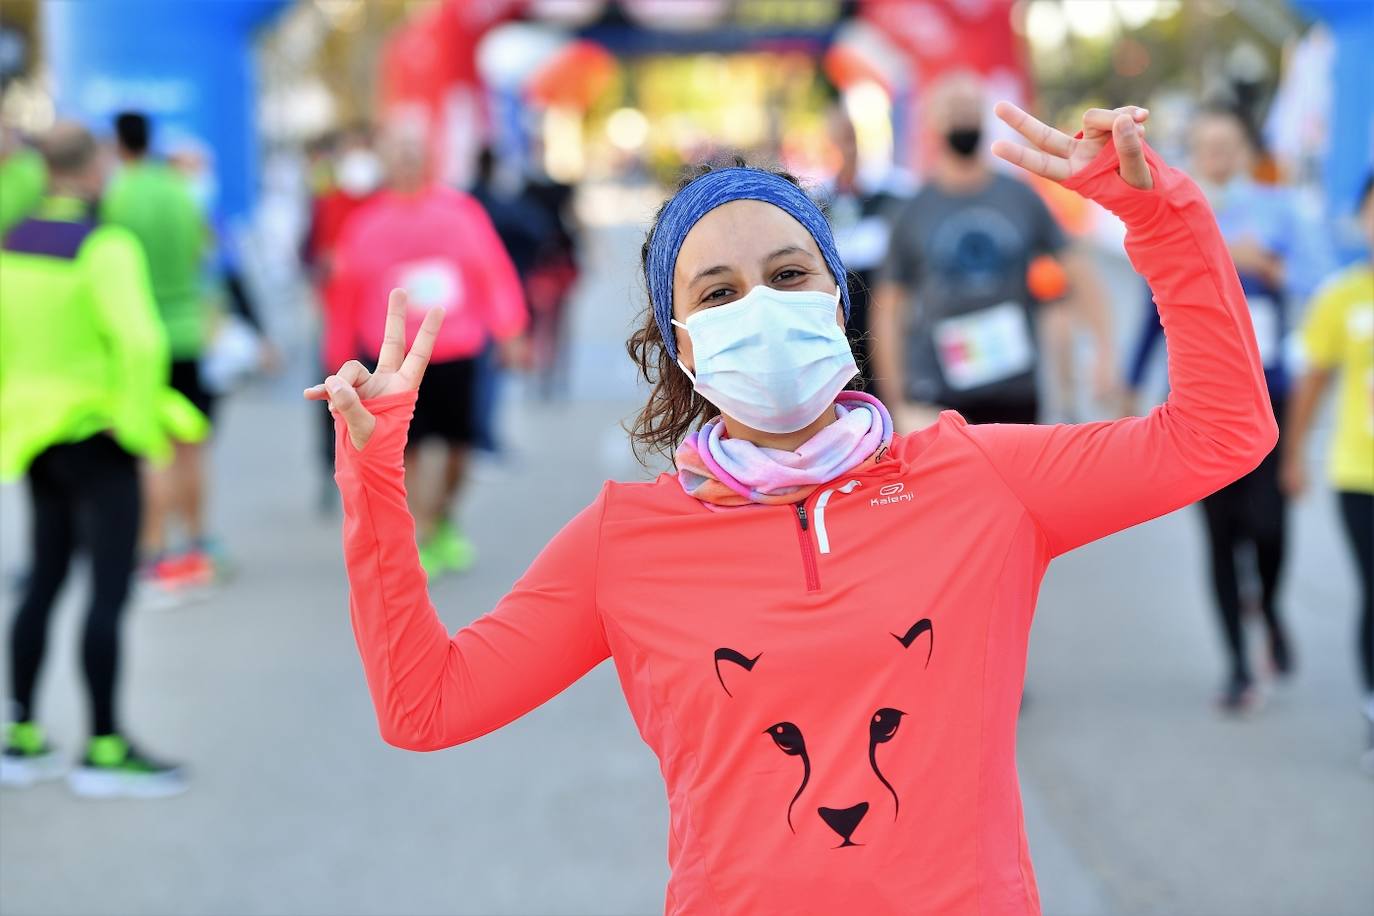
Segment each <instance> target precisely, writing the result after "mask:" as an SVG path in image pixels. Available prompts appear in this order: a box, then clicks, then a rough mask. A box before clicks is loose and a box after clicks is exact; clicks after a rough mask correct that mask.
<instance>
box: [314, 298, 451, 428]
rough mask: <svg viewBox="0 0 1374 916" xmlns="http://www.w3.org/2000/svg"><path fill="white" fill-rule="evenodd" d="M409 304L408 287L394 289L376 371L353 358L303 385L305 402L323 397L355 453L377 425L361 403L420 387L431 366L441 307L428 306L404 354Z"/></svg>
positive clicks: (442, 319)
mask: <svg viewBox="0 0 1374 916" xmlns="http://www.w3.org/2000/svg"><path fill="white" fill-rule="evenodd" d="M408 307H409V304H408V302H407V298H406V291H405V290H403V289H393V290H392V291H391V297H390V298H389V299H388V300H387V304H386V333H385V336H384V337H383V338H382V352H381V354H380V355H379V356H378V358H377V371H376V372H369V371H368V370H367V367H366V366H364V365H363V364H362V363H360V362H358V361H357V360H356V359H351V360H349V361H348V362H346V363H344V364H343V365H342V366H340V367H339V371H338V372H336V373H334V374H333V375H331V376H329V378H327V379H325V380H324V381H323V382H322V383H321V384H319V385H312V386H311V387H309V388H307V389H305V398H306V400H308V401H327V402H328V403H329V412H330V413H332V414H334V416H336V417H342V418H343V421H344V423H345V424H346V425H347V427H348V437H349V438H350V439H351V440H352V441H353V447H354V448H356V449H358V450H359V451H361V450H362V449H363V446H365V445H367V440H368V439H370V438H371V437H372V431H373V430H374V429H376V428H377V418H376V417H374V416H373V415H372V414H371V413H369V412H368V410H367V408H366V407H365V406H363V401H367V400H371V399H372V398H379V397H382V396H383V395H388V394H399V393H400V392H403V391H414V390H415V389H417V388H419V387H420V380H421V379H422V378H424V376H425V367H426V366H428V365H429V355H430V353H431V352H432V351H433V350H434V338H435V337H436V336H437V335H438V333H439V325H441V324H443V323H444V310H443V309H440V308H434V309H430V310H429V312H428V314H426V315H425V320H424V322H423V323H422V324H421V325H420V330H419V332H418V333H416V335H415V343H414V344H412V345H411V347H410V352H409V353H407V352H406V349H405V347H406V311H407V309H408Z"/></svg>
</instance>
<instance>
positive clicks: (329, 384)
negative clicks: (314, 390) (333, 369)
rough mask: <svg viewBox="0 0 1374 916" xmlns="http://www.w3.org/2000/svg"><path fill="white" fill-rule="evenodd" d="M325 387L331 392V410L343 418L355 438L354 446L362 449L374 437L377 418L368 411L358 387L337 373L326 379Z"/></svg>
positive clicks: (349, 433)
mask: <svg viewBox="0 0 1374 916" xmlns="http://www.w3.org/2000/svg"><path fill="white" fill-rule="evenodd" d="M324 388H325V391H327V392H328V393H329V409H330V411H331V412H333V413H334V415H335V416H338V417H342V418H343V421H344V425H346V426H347V427H348V437H349V438H350V439H352V440H353V447H354V448H355V449H357V450H358V451H362V449H363V447H364V446H366V445H367V440H368V439H370V438H372V431H373V430H374V429H376V428H377V418H376V417H374V416H373V415H372V414H370V413H368V411H367V408H366V407H364V406H363V402H362V401H360V400H359V399H358V392H357V389H355V388H354V387H353V386H352V385H350V384H348V383H347V382H345V381H344V380H343V379H341V378H339V377H338V376H337V375H331V376H330V377H329V378H327V379H325V381H324Z"/></svg>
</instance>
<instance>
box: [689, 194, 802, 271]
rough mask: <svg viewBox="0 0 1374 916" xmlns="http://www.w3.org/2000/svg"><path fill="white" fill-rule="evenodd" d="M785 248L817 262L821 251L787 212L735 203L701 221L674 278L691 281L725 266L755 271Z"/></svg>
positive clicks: (767, 205)
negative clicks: (707, 270)
mask: <svg viewBox="0 0 1374 916" xmlns="http://www.w3.org/2000/svg"><path fill="white" fill-rule="evenodd" d="M782 248H800V249H801V250H803V251H805V252H806V253H808V254H810V255H811V256H812V257H814V258H816V259H817V260H820V259H821V252H820V248H819V247H818V246H817V245H816V240H815V239H814V238H812V237H811V233H810V232H808V231H807V229H806V227H805V226H803V225H802V224H801V223H799V222H797V220H796V218H795V217H793V216H792V215H791V214H790V213H788V212H787V211H786V210H783V209H782V208H781V207H776V206H774V205H773V204H770V203H767V202H765V201H761V200H732V201H730V202H729V203H728V204H721V205H720V206H719V207H716V208H715V209H714V210H712V211H710V212H709V213H707V214H706V215H705V216H703V217H702V218H701V219H699V220H697V222H696V225H694V226H693V227H692V229H691V231H690V232H688V233H687V237H686V238H685V239H683V240H682V247H681V248H680V249H678V255H677V264H676V266H675V268H674V271H673V273H674V275H675V276H674V278H675V279H677V280H682V281H684V282H685V281H689V280H690V279H691V278H692V277H693V276H695V275H696V273H697V272H698V271H700V270H703V269H706V268H709V267H715V266H717V265H724V266H726V267H731V268H748V267H755V266H757V265H758V264H759V263H760V262H762V261H764V260H766V259H767V258H768V256H769V255H771V254H773V253H774V252H775V251H778V250H779V249H782Z"/></svg>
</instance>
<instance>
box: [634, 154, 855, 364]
mask: <svg viewBox="0 0 1374 916" xmlns="http://www.w3.org/2000/svg"><path fill="white" fill-rule="evenodd" d="M732 200H761V201H763V202H764V203H769V204H772V205H773V206H775V207H778V208H779V209H781V210H782V211H784V212H785V213H788V214H790V215H791V216H792V217H793V218H794V219H795V220H796V221H797V222H799V223H801V224H802V225H803V226H805V227H806V230H807V231H808V232H810V233H811V237H812V238H813V239H815V240H816V247H817V248H819V249H820V250H821V257H823V258H825V264H826V266H827V267H829V268H830V273H831V274H833V275H834V277H835V282H836V283H837V284H839V287H840V298H841V300H842V301H843V302H844V317H845V320H848V319H849V284H848V283H847V282H845V272H844V264H843V263H842V262H841V261H840V253H839V251H837V250H836V249H835V237H834V235H832V234H831V232H830V223H829V222H827V221H826V219H825V214H823V213H821V211H820V208H819V207H817V206H816V204H815V202H813V201H812V200H811V198H809V197H807V196H806V193H805V192H804V191H802V189H801V188H799V187H797V186H796V185H794V184H793V183H792V182H790V181H788V180H787V179H786V178H782V177H781V176H778V175H774V174H773V173H771V172H765V171H762V170H760V169H750V168H728V169H717V170H716V171H714V172H707V173H706V174H705V175H702V176H701V177H700V178H697V179H695V180H693V181H692V183H691V184H689V185H687V187H685V188H683V189H682V190H681V191H679V192H678V193H677V195H676V196H675V197H673V199H672V200H670V201H668V205H667V206H666V207H664V208H663V212H662V213H661V214H660V215H659V218H658V225H657V226H656V227H655V228H654V232H653V235H652V237H651V238H650V239H649V270H648V273H649V295H650V297H651V298H652V299H653V307H654V319H655V320H656V321H657V322H658V330H659V333H660V334H662V335H663V345H664V346H665V347H667V348H668V355H669V356H671V357H673V358H674V359H677V339H676V338H675V337H674V336H673V326H672V318H673V268H674V267H675V266H676V265H677V253H678V249H680V248H681V247H682V240H683V239H685V238H687V233H688V232H690V231H692V227H693V226H695V225H696V224H697V220H699V219H701V218H702V217H703V216H705V215H706V214H707V213H709V212H711V211H712V210H714V209H715V208H716V207H719V206H720V205H721V204H728V203H730V201H732Z"/></svg>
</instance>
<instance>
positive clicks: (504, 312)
mask: <svg viewBox="0 0 1374 916" xmlns="http://www.w3.org/2000/svg"><path fill="white" fill-rule="evenodd" d="M382 152H383V157H384V160H385V165H386V177H387V187H386V190H385V191H384V192H383V193H382V194H380V195H379V196H378V197H377V199H376V200H374V201H372V202H371V203H369V204H368V205H367V206H366V207H364V208H363V209H362V210H360V211H358V212H357V213H356V214H354V216H353V217H352V218H351V219H350V220H349V221H348V224H347V225H346V226H345V227H344V229H343V232H342V235H341V237H340V239H339V243H338V246H337V248H336V251H335V258H334V265H333V270H332V271H331V275H330V280H329V286H328V291H327V295H326V308H327V310H328V317H327V320H326V323H325V327H326V330H327V332H328V335H327V337H326V338H325V347H324V349H325V359H326V362H328V363H329V364H330V365H342V364H343V363H344V362H346V361H347V360H349V359H351V358H354V357H358V356H361V357H362V358H363V359H364V360H365V361H370V362H373V363H375V361H376V359H377V355H378V354H379V353H380V352H381V349H382V342H383V341H382V337H381V327H382V319H383V317H384V314H385V308H386V299H387V294H388V293H389V292H390V290H392V289H394V288H397V287H400V288H404V289H406V290H408V291H409V293H410V298H411V301H412V302H413V303H414V310H413V311H412V313H411V315H410V318H409V324H408V330H407V334H408V336H411V337H413V336H414V333H415V330H416V329H417V328H418V327H419V324H420V320H421V318H422V317H423V315H424V313H425V312H426V311H428V310H429V309H431V308H435V307H438V308H442V309H443V310H444V311H445V313H446V314H447V320H446V321H445V322H444V329H443V332H442V333H441V334H440V336H439V339H438V342H437V343H436V344H435V347H434V355H433V364H432V365H431V366H430V367H429V370H428V373H427V375H426V378H425V386H424V388H423V389H422V391H421V394H420V400H419V402H418V403H417V405H416V408H415V422H414V423H413V425H412V427H411V438H410V446H411V447H410V448H408V449H407V451H406V475H407V479H408V480H410V481H411V498H412V505H413V511H414V514H415V519H416V527H417V535H418V539H419V543H420V556H421V558H422V560H423V562H424V566H425V570H426V572H428V573H429V574H430V575H431V576H433V575H437V574H439V573H442V572H446V571H450V570H452V571H461V570H465V569H467V568H468V567H469V566H471V565H472V562H473V559H474V552H473V547H472V542H471V541H470V540H468V538H467V537H466V536H465V535H463V534H462V533H461V532H460V531H459V530H458V528H457V527H456V526H455V525H454V523H453V521H452V519H451V517H450V515H451V513H452V511H453V509H454V504H455V502H456V500H457V497H458V492H459V490H460V488H461V487H462V483H463V477H464V474H465V472H466V468H467V457H468V450H469V448H470V447H471V446H472V444H473V443H474V441H475V439H476V435H477V424H476V393H475V392H476V388H475V386H476V382H477V359H478V357H480V356H481V353H482V350H483V348H484V347H485V346H486V345H487V342H488V341H489V340H495V341H496V342H497V345H498V347H499V348H500V351H501V356H502V360H503V362H505V363H506V364H507V365H518V366H523V365H525V361H526V358H527V350H526V342H525V338H524V337H523V336H522V335H523V334H524V331H525V327H526V326H527V324H528V323H529V317H528V314H527V313H526V311H525V301H524V296H523V295H522V294H521V290H520V278H519V277H518V276H517V275H516V273H515V268H514V267H513V266H511V261H510V258H509V256H507V254H506V250H505V248H504V247H503V246H502V244H501V239H500V238H499V237H498V236H497V234H496V231H495V230H494V229H493V228H492V225H491V220H489V219H488V218H487V215H486V214H485V213H484V212H483V211H482V207H481V205H480V204H478V203H477V201H476V200H474V199H473V198H472V197H470V196H469V195H467V194H464V193H462V192H461V191H456V190H452V189H449V188H444V187H438V186H435V185H432V184H430V183H429V181H428V180H427V178H426V171H425V164H426V163H425V159H426V147H425V141H424V137H423V135H422V134H421V133H420V132H417V131H415V130H407V129H405V128H403V127H400V126H397V127H393V128H392V129H390V130H389V131H388V132H387V134H386V136H385V137H384V139H383V147H382ZM429 439H438V440H440V441H441V442H442V443H443V444H444V445H445V462H444V468H443V471H442V474H441V475H439V479H437V480H433V479H430V478H429V477H426V476H423V475H422V474H421V473H420V468H421V462H420V446H421V445H422V444H423V443H424V442H425V441H426V440H429Z"/></svg>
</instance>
